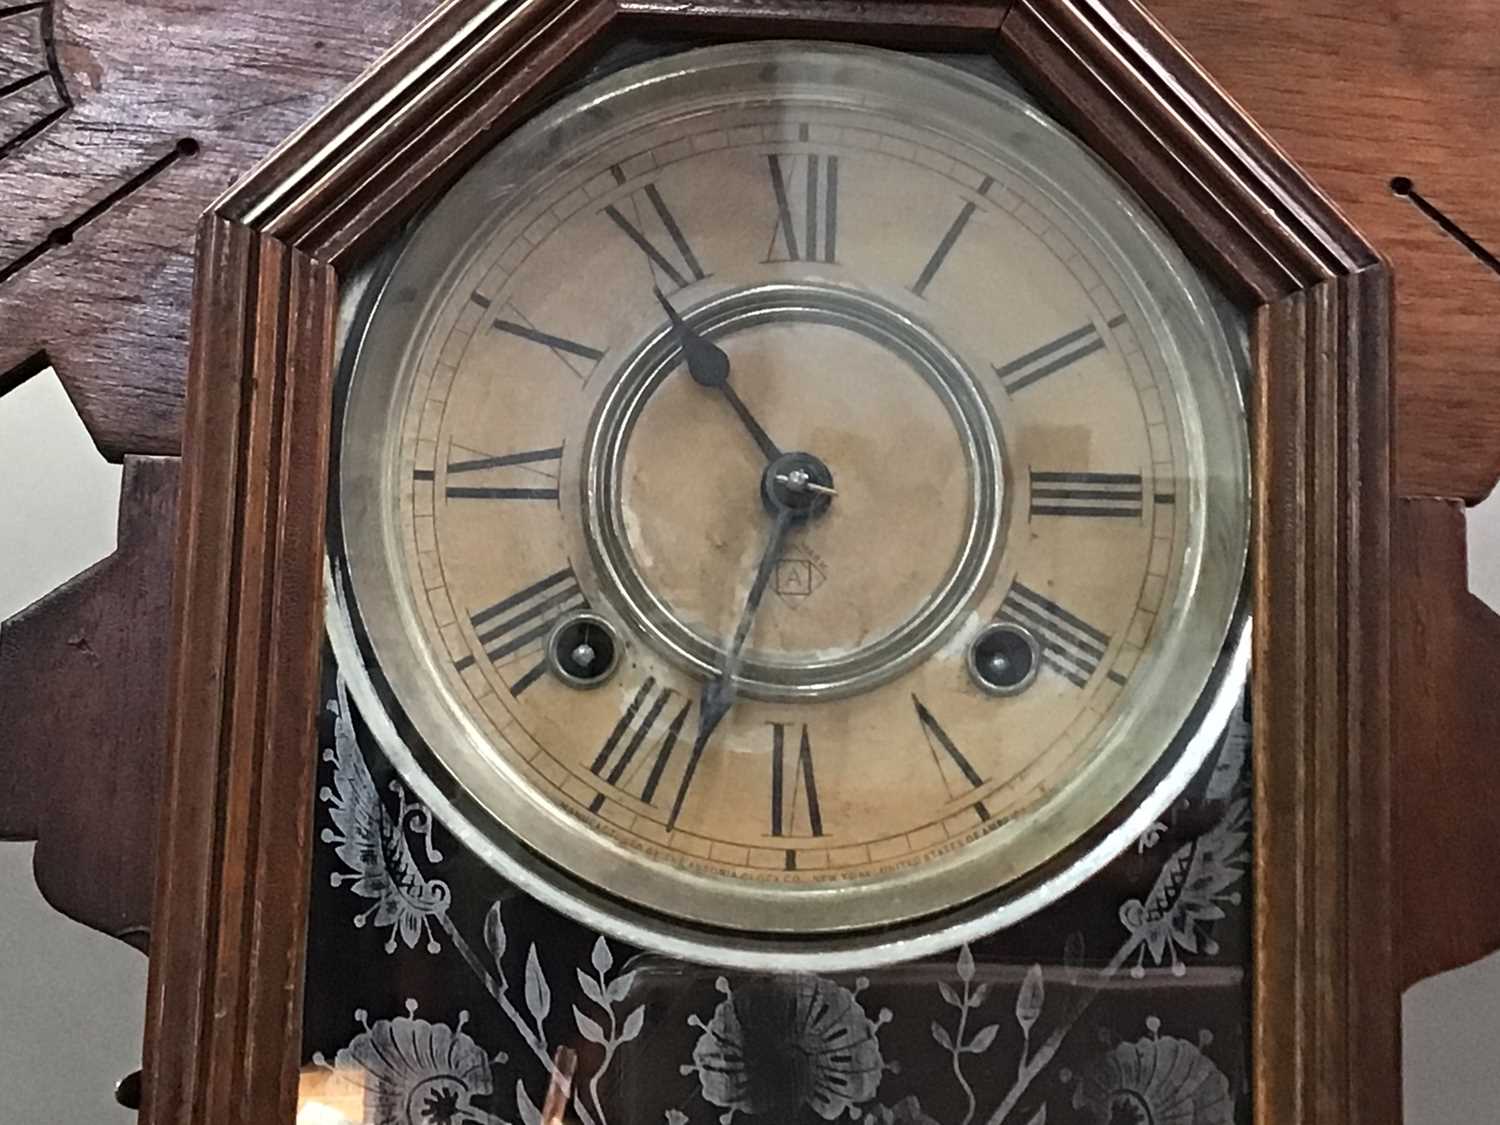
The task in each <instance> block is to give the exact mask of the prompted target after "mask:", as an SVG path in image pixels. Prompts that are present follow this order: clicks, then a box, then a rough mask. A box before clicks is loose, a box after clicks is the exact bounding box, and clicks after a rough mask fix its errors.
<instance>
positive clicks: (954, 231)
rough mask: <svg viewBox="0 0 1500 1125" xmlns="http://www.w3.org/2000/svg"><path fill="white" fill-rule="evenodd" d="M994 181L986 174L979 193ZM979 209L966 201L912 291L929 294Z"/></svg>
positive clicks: (922, 295)
mask: <svg viewBox="0 0 1500 1125" xmlns="http://www.w3.org/2000/svg"><path fill="white" fill-rule="evenodd" d="M994 183H995V181H994V180H993V179H991V178H990V177H989V176H986V177H985V178H984V182H983V183H982V184H980V185H979V194H980V195H987V194H988V193H989V190H990V188H991V187H993V186H994ZM977 210H979V205H978V204H977V203H975V202H973V201H972V200H971V201H969V202H967V203H965V204H964V205H963V207H962V208H961V209H960V210H959V212H958V217H957V218H956V219H954V220H953V223H952V225H951V226H949V227H948V231H947V233H946V234H944V235H943V240H942V241H941V242H939V243H938V247H937V249H936V250H934V251H933V252H932V257H931V258H928V259H927V264H926V265H925V266H923V267H922V272H921V274H919V275H918V277H917V280H916V281H915V282H914V283H913V284H912V287H911V291H912V292H913V293H915V294H916V295H917V296H918V297H925V296H926V295H927V287H928V286H929V285H931V284H932V279H933V278H935V277H936V276H937V275H938V270H940V269H942V268H943V263H944V262H946V261H947V260H948V255H949V254H950V253H952V251H953V246H954V244H955V243H956V242H958V240H959V238H960V237H961V236H962V235H963V233H964V229H965V228H966V227H968V225H969V220H970V219H972V218H973V217H974V212H975V211H977Z"/></svg>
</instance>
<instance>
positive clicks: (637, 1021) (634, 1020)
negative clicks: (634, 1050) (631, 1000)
mask: <svg viewBox="0 0 1500 1125" xmlns="http://www.w3.org/2000/svg"><path fill="white" fill-rule="evenodd" d="M645 1025H646V1005H644V1004H642V1005H641V1006H640V1007H638V1008H636V1010H635V1011H633V1012H631V1013H630V1015H628V1016H626V1017H625V1026H624V1027H622V1028H620V1042H621V1043H629V1042H630V1041H631V1040H632V1039H634V1038H635V1037H636V1036H637V1035H639V1034H640V1033H641V1028H642V1027H644V1026H645Z"/></svg>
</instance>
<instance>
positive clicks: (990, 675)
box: [341, 45, 1248, 935]
mask: <svg viewBox="0 0 1500 1125" xmlns="http://www.w3.org/2000/svg"><path fill="white" fill-rule="evenodd" d="M1236 378H1237V376H1236V369H1235V365H1234V363H1233V361H1232V353H1231V349H1230V347H1229V345H1228V344H1227V342H1226V340H1225V337H1224V334H1223V331H1222V329H1221V328H1220V327H1219V324H1218V322H1217V320H1216V319H1215V318H1214V317H1213V316H1212V315H1211V314H1210V312H1209V310H1208V300H1207V297H1206V294H1205V293H1204V292H1203V291H1202V289H1201V287H1200V285H1199V283H1198V282H1197V281H1196V280H1195V278H1194V276H1193V275H1192V273H1191V271H1190V270H1189V269H1188V268H1187V267H1186V265H1185V264H1184V263H1183V262H1182V261H1181V259H1180V257H1179V256H1178V254H1177V253H1176V251H1175V250H1173V249H1172V247H1171V246H1170V243H1168V242H1167V241H1166V239H1165V237H1164V236H1163V235H1162V234H1161V233H1160V232H1159V231H1158V230H1157V229H1156V228H1155V227H1154V225H1153V224H1152V223H1151V221H1150V220H1149V219H1148V218H1147V217H1146V216H1144V215H1143V214H1142V213H1141V212H1140V211H1139V209H1138V208H1137V206H1136V205H1135V204H1134V203H1133V201H1132V200H1130V199H1129V197H1128V196H1127V195H1126V194H1125V192H1124V191H1123V189H1121V188H1119V187H1118V186H1117V185H1115V184H1114V183H1113V182H1112V181H1110V180H1109V179H1108V177H1107V176H1106V175H1105V174H1104V173H1103V172H1102V171H1100V170H1099V169H1098V168H1097V167H1096V166H1095V165H1093V164H1092V163H1091V162H1090V161H1089V159H1088V158H1087V156H1086V155H1085V154H1083V153H1082V152H1081V150H1080V149H1079V148H1078V146H1077V144H1076V142H1074V141H1072V140H1071V139H1070V138H1068V137H1067V136H1066V135H1064V134H1062V133H1061V132H1060V131H1058V130H1056V129H1055V128H1054V127H1052V126H1051V125H1049V124H1048V123H1046V122H1045V120H1044V119H1042V118H1041V117H1040V116H1039V115H1038V114H1037V113H1036V112H1035V111H1034V110H1032V109H1031V108H1030V107H1029V106H1028V105H1027V104H1026V103H1025V102H1024V101H1022V100H1021V99H1020V98H1018V97H1017V96H1016V95H1014V94H1011V93H1009V92H1008V91H1006V90H1004V89H1002V88H999V87H994V86H990V85H987V84H985V83H982V82H980V81H978V80H976V79H972V78H968V77H966V76H961V75H959V74H957V73H956V72H952V71H949V70H947V69H946V68H943V67H939V66H936V65H932V64H918V63H913V62H910V61H906V60H902V59H901V58H899V57H898V56H890V55H885V54H882V53H879V52H868V51H851V50H845V49H831V48H828V49H824V48H814V49H809V48H791V47H787V46H769V45H767V46H741V47H736V48H731V49H716V50H711V51H705V52H691V53H688V54H686V55H683V56H679V57H677V58H674V59H671V60H666V61H663V62H659V63H656V64H651V65H650V66H648V67H646V68H644V69H643V70H637V71H634V72H628V73H627V74H625V75H621V76H616V77H615V78H611V79H606V80H604V82H603V83H601V84H599V85H597V86H596V87H593V88H590V89H587V90H585V92H584V93H583V94H580V95H578V97H577V98H575V99H574V101H572V102H565V103H563V104H562V105H560V106H559V107H558V108H556V109H555V110H553V111H551V112H549V113H548V114H547V115H545V116H544V117H542V118H541V119H539V120H538V121H537V122H535V123H533V125H532V126H530V127H528V128H527V129H526V130H523V131H522V133H520V134H518V135H517V136H515V137H513V138H511V139H510V140H508V141H506V142H503V143H502V144H501V146H500V147H499V148H498V149H497V150H496V152H495V153H494V155H493V156H492V157H490V158H489V159H488V160H487V161H485V162H483V163H481V165H480V166H479V167H478V168H476V169H475V170H474V171H473V172H471V173H470V174H469V175H468V177H467V178H466V179H465V180H464V181H463V182H461V184H460V185H459V186H458V188H456V189H455V190H454V192H453V193H451V194H450V196H449V197H448V198H447V199H446V200H445V201H444V202H443V203H442V204H441V205H440V206H439V207H438V208H437V210H436V211H435V212H434V213H433V214H432V216H430V217H429V218H428V219H427V220H426V221H424V223H423V224H422V225H420V226H419V227H418V228H417V229H416V230H415V231H414V233H413V234H412V235H411V238H410V242H409V244H408V246H407V247H406V249H405V251H404V253H403V255H402V257H401V260H400V261H399V262H398V263H397V265H396V266H395V268H394V271H393V272H392V274H391V276H390V278H389V279H388V280H387V281H386V282H385V284H384V286H383V287H382V288H381V289H380V290H379V293H378V296H377V297H376V298H375V299H374V301H373V311H372V313H371V314H370V320H369V325H368V327H367V329H366V330H365V331H364V333H363V334H362V335H361V336H360V337H359V351H358V354H357V357H356V360H355V363H354V365H353V376H352V379H351V386H350V392H349V396H350V397H349V405H348V408H347V413H346V417H345V420H344V435H343V455H342V457H343V460H342V465H341V469H342V472H343V486H342V502H343V511H342V514H343V523H342V527H343V534H344V537H345V545H346V550H347V565H348V567H349V570H350V573H351V577H352V580H353V588H354V592H355V596H356V603H357V609H358V612H359V613H360V614H361V617H362V620H363V621H364V623H365V625H366V628H367V630H368V633H369V637H370V642H371V646H372V649H373V654H374V656H375V658H376V660H377V661H378V662H379V663H380V665H381V668H382V672H383V675H384V676H385V678H386V679H387V680H388V682H389V685H390V688H391V693H392V695H393V697H394V700H395V703H396V704H397V705H399V707H400V709H401V710H402V711H403V713H404V714H405V715H407V716H409V718H410V721H411V726H412V738H413V739H415V740H420V741H421V742H422V743H423V744H424V745H425V746H426V747H428V748H430V753H431V756H432V759H433V760H434V761H435V762H436V763H438V764H439V765H440V766H441V768H442V769H443V770H444V771H446V772H447V773H448V774H449V775H451V776H452V777H453V778H455V779H456V780H457V782H458V784H459V785H460V786H461V787H462V788H463V789H464V790H465V791H466V794H467V796H468V798H469V799H471V800H472V801H473V803H474V804H475V805H477V806H478V807H479V808H480V809H482V810H483V815H484V816H485V817H487V818H492V821H493V826H494V827H493V830H494V831H504V832H507V833H510V834H512V835H513V836H514V837H516V838H518V839H519V840H520V841H521V842H523V843H524V844H525V845H526V846H527V847H528V848H529V849H531V850H532V851H534V852H536V853H539V854H540V856H541V857H545V858H539V859H537V860H535V865H536V866H535V869H534V871H532V872H531V874H535V872H542V874H541V875H539V876H537V880H539V881H540V882H541V883H544V884H545V883H546V881H547V879H548V878H550V876H548V875H547V874H546V872H547V871H550V870H553V869H560V870H561V871H562V872H563V873H565V874H564V875H562V876H560V878H563V879H565V880H566V879H577V880H582V881H586V882H588V883H592V884H594V885H596V886H597V887H599V888H600V889H602V890H603V891H605V892H606V893H607V894H609V895H612V896H615V897H616V898H618V899H621V900H625V901H626V902H628V903H631V904H634V905H635V906H636V907H639V908H643V909H644V910H646V911H651V912H660V913H662V914H665V915H669V916H671V917H674V918H677V919H684V920H687V921H689V922H694V923H703V924H707V925H710V926H715V927H721V928H725V929H729V930H737V931H742V932H750V933H785V934H797V935H815V934H827V933H833V932H838V931H847V930H856V929H860V928H870V927H876V926H882V925H889V924H893V923H897V922H902V921H906V920H909V919H913V918H918V917H923V916H929V915H934V914H937V913H940V912H941V911H943V910H945V909H948V908H952V907H955V906H958V905H961V904H964V903H968V902H970V901H973V900H976V899H980V898H982V897H983V896H985V895H986V894H989V893H993V892H994V891H995V890H996V889H997V888H1004V887H1006V886H1008V885H1011V886H1019V885H1020V884H1019V883H1018V881H1019V880H1023V878H1024V877H1028V876H1032V877H1035V875H1036V873H1038V872H1041V871H1046V870H1050V869H1051V868H1054V867H1055V866H1056V864H1058V863H1059V862H1060V861H1061V859H1062V857H1065V856H1066V855H1067V853H1068V852H1069V850H1070V849H1076V848H1077V847H1079V846H1081V845H1080V841H1081V840H1082V839H1083V837H1085V835H1086V834H1088V833H1089V832H1090V831H1092V830H1097V828H1098V826H1100V825H1101V824H1104V823H1107V822H1109V821H1110V818H1111V817H1114V818H1116V819H1118V818H1119V817H1120V816H1121V813H1120V809H1121V808H1122V803H1123V805H1124V807H1125V808H1126V809H1127V811H1128V810H1129V809H1130V808H1132V807H1136V806H1139V807H1141V808H1144V807H1145V805H1146V804H1149V803H1150V801H1151V800H1157V799H1158V798H1159V793H1158V791H1157V789H1152V790H1151V794H1152V795H1150V796H1143V794H1142V787H1143V786H1149V785H1150V784H1151V783H1153V781H1154V779H1156V778H1157V777H1159V776H1160V775H1161V774H1163V773H1164V772H1168V771H1169V770H1170V769H1171V767H1172V766H1173V764H1174V762H1175V761H1177V759H1179V758H1180V757H1181V756H1182V755H1183V754H1184V753H1185V752H1186V751H1185V750H1184V746H1185V744H1186V743H1187V742H1188V741H1191V739H1190V737H1189V736H1190V735H1191V734H1192V733H1193V732H1192V729H1191V723H1190V722H1189V719H1190V716H1191V715H1192V713H1193V711H1194V708H1195V707H1196V706H1197V705H1198V704H1199V701H1200V698H1201V697H1202V696H1203V694H1204V692H1205V691H1206V690H1207V689H1209V688H1210V687H1211V686H1212V685H1213V684H1214V682H1215V677H1216V675H1217V674H1218V673H1216V668H1218V667H1219V666H1220V665H1221V664H1222V661H1221V652H1222V650H1223V647H1224V642H1225V639H1226V637H1228V636H1229V635H1230V633H1231V625H1232V622H1233V618H1234V615H1235V613H1236V606H1237V603H1238V594H1239V589H1240V584H1241V579H1242V574H1243V561H1244V553H1245V547H1246V537H1247V531H1246V529H1247V526H1248V498H1247V487H1246V469H1245V464H1246V461H1247V453H1246V440H1245V431H1244V422H1243V418H1242V415H1241V412H1240V408H1239V405H1238V401H1239V400H1238V395H1237V389H1236ZM1185 724H1186V726H1187V729H1186V730H1184V727H1185ZM1132 802H1134V805H1132ZM1142 802H1145V804H1142ZM512 854H514V853H512ZM507 862H527V861H524V860H522V861H514V860H512V861H507Z"/></svg>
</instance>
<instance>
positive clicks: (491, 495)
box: [448, 446, 563, 500]
mask: <svg viewBox="0 0 1500 1125" xmlns="http://www.w3.org/2000/svg"><path fill="white" fill-rule="evenodd" d="M562 455H563V451H562V447H561V446H557V447H556V448H553V449H529V450H526V451H525V452H523V453H506V454H503V455H501V456H499V457H476V458H473V459H471V460H467V461H451V462H449V464H448V477H449V480H450V482H451V480H452V478H453V477H454V476H455V475H460V474H463V473H478V472H483V471H485V470H488V469H502V468H505V467H507V466H511V465H552V466H557V465H559V464H560V463H561V462H562ZM540 471H542V472H544V473H545V474H546V476H547V477H548V478H549V479H551V480H552V481H554V482H555V481H556V480H557V471H556V468H555V467H554V468H553V469H552V470H551V471H547V470H545V469H544V470H540ZM448 499H450V500H556V499H557V485H556V484H555V483H554V484H553V485H552V486H551V487H550V488H515V487H493V488H491V487H479V486H470V485H456V484H452V483H450V484H449V485H448Z"/></svg>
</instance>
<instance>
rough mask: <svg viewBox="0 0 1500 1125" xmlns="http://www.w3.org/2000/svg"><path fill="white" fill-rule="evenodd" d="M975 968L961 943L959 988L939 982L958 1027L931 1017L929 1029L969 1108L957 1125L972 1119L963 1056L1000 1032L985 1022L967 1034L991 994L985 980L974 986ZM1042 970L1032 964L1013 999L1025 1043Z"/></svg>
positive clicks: (1037, 1007) (1036, 1011) (1038, 1004)
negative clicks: (971, 1019) (973, 1017)
mask: <svg viewBox="0 0 1500 1125" xmlns="http://www.w3.org/2000/svg"><path fill="white" fill-rule="evenodd" d="M974 971H975V966H974V953H973V951H972V950H970V949H969V947H968V945H964V946H963V947H961V948H960V949H959V951H958V959H957V961H956V962H955V963H954V972H956V973H957V974H958V988H954V987H953V986H952V985H951V984H949V983H948V982H947V981H945V980H940V981H938V993H939V995H941V996H942V998H943V1003H944V1004H947V1005H948V1006H949V1007H950V1008H957V1009H958V1020H957V1026H956V1027H955V1028H954V1029H953V1030H952V1031H951V1032H950V1031H949V1030H948V1028H947V1027H945V1026H944V1025H943V1024H941V1023H939V1022H938V1021H937V1020H933V1021H932V1029H931V1030H932V1038H933V1039H934V1040H935V1041H936V1042H937V1045H938V1046H939V1047H941V1048H942V1049H943V1050H945V1051H947V1052H948V1057H949V1066H950V1068H951V1069H952V1071H953V1078H954V1080H955V1081H956V1082H957V1083H958V1085H959V1087H960V1088H961V1089H962V1090H963V1092H964V1097H965V1098H967V1099H968V1103H969V1108H968V1111H967V1112H966V1113H965V1114H964V1116H963V1120H962V1121H960V1122H959V1125H969V1122H970V1121H972V1120H973V1119H974V1109H975V1106H976V1102H975V1099H974V1087H973V1085H972V1084H971V1083H970V1082H969V1077H968V1075H966V1074H965V1073H964V1056H965V1055H982V1054H984V1052H986V1051H988V1050H989V1049H990V1047H991V1045H992V1044H993V1043H994V1042H995V1036H996V1035H998V1034H999V1032H1000V1025H999V1024H996V1023H991V1024H986V1025H985V1026H984V1027H982V1028H980V1029H979V1030H978V1031H976V1032H974V1034H973V1035H970V1034H969V1017H970V1015H972V1014H973V1013H974V1012H975V1010H976V1009H978V1008H979V1006H980V1005H981V1004H983V1003H984V1001H985V998H986V997H988V996H989V993H990V986H989V985H988V984H987V983H985V984H980V985H978V986H977V987H976V986H975V984H974ZM1041 973H1042V969H1041V966H1040V965H1037V966H1033V974H1032V975H1028V976H1027V978H1026V987H1025V988H1023V989H1022V996H1021V999H1019V1000H1018V1001H1017V1002H1016V1015H1017V1018H1018V1019H1019V1020H1020V1021H1021V1030H1022V1031H1023V1032H1024V1033H1025V1035H1026V1039H1027V1043H1028V1044H1029V1043H1030V1041H1031V1025H1032V1024H1034V1023H1036V1018H1037V1016H1038V1015H1040V1014H1041V1010H1042V995H1041V991H1040V990H1041V979H1042V978H1041ZM907 1100H911V1099H907ZM903 1106H906V1102H904V1101H903V1102H901V1103H899V1104H898V1105H897V1107H896V1109H897V1110H900V1109H902V1107H903ZM908 1108H910V1107H908ZM887 1112H893V1111H887ZM882 1125H884V1123H882Z"/></svg>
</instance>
